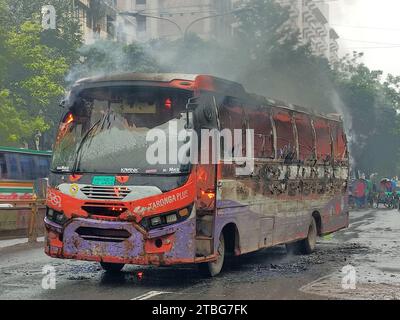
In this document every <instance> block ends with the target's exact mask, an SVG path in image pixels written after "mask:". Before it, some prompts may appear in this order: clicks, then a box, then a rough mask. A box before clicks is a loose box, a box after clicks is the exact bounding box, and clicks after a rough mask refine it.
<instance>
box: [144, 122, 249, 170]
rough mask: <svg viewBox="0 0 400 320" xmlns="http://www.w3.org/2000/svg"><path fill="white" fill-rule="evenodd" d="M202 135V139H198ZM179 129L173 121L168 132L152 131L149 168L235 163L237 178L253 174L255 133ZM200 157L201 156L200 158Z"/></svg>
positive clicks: (150, 134)
mask: <svg viewBox="0 0 400 320" xmlns="http://www.w3.org/2000/svg"><path fill="white" fill-rule="evenodd" d="M199 134H200V136H199ZM199 134H198V132H197V131H195V130H186V129H184V130H179V131H178V123H177V121H170V122H169V126H168V132H166V131H164V130H161V129H152V130H149V132H148V133H147V135H146V142H147V143H148V144H149V147H148V148H147V152H146V160H147V163H148V164H149V165H157V164H159V165H170V166H172V165H178V164H179V165H187V164H199V163H200V164H206V165H207V164H219V163H220V162H221V160H223V162H224V164H235V165H236V175H238V176H245V175H246V176H247V175H251V174H252V173H254V130H252V129H245V130H242V129H235V130H229V129H224V130H222V131H220V130H217V129H202V130H199ZM199 154H200V155H199Z"/></svg>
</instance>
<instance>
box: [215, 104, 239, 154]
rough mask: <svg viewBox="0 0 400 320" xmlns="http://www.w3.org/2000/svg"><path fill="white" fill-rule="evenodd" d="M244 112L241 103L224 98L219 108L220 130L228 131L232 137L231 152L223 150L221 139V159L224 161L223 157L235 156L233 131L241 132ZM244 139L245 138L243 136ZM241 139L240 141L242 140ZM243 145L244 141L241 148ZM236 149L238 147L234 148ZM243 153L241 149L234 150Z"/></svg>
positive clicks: (222, 140)
mask: <svg viewBox="0 0 400 320" xmlns="http://www.w3.org/2000/svg"><path fill="white" fill-rule="evenodd" d="M244 118H245V115H244V111H243V107H242V105H241V102H240V101H239V100H238V99H235V98H231V97H226V98H225V99H224V102H223V104H222V106H221V107H220V108H219V122H220V127H221V130H224V129H228V130H229V131H230V134H231V137H232V141H231V142H232V143H233V148H232V150H225V149H224V148H225V145H224V142H225V141H224V139H221V157H222V159H224V156H225V155H228V154H229V155H230V158H232V157H234V154H235V143H237V141H234V130H243V126H244ZM244 137H245V136H244ZM244 137H242V140H243V139H244ZM243 145H245V140H244V141H242V147H243ZM236 147H238V146H236ZM240 151H241V152H242V153H243V148H242V149H241V150H236V152H239V153H240Z"/></svg>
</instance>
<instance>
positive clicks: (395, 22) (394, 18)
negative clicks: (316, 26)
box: [327, 0, 400, 76]
mask: <svg viewBox="0 0 400 320" xmlns="http://www.w3.org/2000/svg"><path fill="white" fill-rule="evenodd" d="M327 1H328V2H329V4H330V8H331V10H330V11H331V12H330V20H331V24H332V26H333V27H334V28H335V30H336V31H337V33H338V34H339V35H340V37H341V40H340V42H339V44H340V46H341V48H342V49H341V53H342V54H343V53H346V52H351V51H353V50H357V51H362V52H364V53H365V58H364V60H363V61H364V62H365V64H366V65H367V66H368V67H370V68H371V69H379V70H383V71H384V72H385V73H392V74H394V75H399V76H400V0H327ZM350 40H351V41H350ZM356 40H357V41H356ZM382 47H384V48H382ZM388 47H391V48H388Z"/></svg>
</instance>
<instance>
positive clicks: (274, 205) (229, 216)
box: [215, 195, 349, 253]
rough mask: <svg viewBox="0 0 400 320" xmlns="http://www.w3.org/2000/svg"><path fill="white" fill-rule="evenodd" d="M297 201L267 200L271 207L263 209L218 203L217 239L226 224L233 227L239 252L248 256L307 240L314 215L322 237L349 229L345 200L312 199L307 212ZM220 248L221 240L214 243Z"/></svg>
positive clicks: (230, 203) (255, 206) (258, 205)
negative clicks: (269, 248) (296, 203)
mask: <svg viewBox="0 0 400 320" xmlns="http://www.w3.org/2000/svg"><path fill="white" fill-rule="evenodd" d="M295 202H296V201H292V200H286V201H285V200H279V199H278V200H274V199H269V200H268V201H266V203H268V206H265V207H260V204H254V205H244V204H241V203H239V202H237V201H229V200H224V201H218V203H217V208H218V209H217V211H218V213H217V220H216V227H215V234H216V237H218V235H219V234H220V233H221V232H222V230H223V228H224V227H225V226H226V225H228V224H232V225H234V226H235V228H236V233H237V234H236V236H237V237H238V238H239V239H238V242H237V243H238V244H239V248H236V249H237V253H247V252H251V251H255V250H258V249H260V248H265V247H270V246H273V245H277V244H282V243H287V242H291V241H295V240H300V239H304V238H306V237H307V233H308V230H309V226H310V223H311V217H312V215H313V213H314V214H315V213H317V216H316V217H318V218H317V219H319V221H317V223H318V224H319V225H318V227H319V232H320V234H326V233H331V232H335V231H338V230H340V229H343V228H345V227H347V226H348V223H349V216H348V204H347V198H346V197H343V196H341V195H338V196H334V197H332V198H330V199H324V200H318V199H317V200H315V199H314V200H311V199H310V204H309V206H308V208H307V209H305V208H299V207H298V206H293V203H295ZM266 208H270V210H266ZM217 246H218V241H215V249H216V248H217Z"/></svg>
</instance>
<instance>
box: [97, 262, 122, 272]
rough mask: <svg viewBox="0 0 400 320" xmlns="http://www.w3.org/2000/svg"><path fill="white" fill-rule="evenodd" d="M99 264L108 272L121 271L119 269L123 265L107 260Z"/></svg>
mask: <svg viewBox="0 0 400 320" xmlns="http://www.w3.org/2000/svg"><path fill="white" fill-rule="evenodd" d="M100 265H101V267H102V268H103V270H104V271H106V272H110V273H117V272H121V270H122V269H123V268H124V266H125V265H124V264H123V263H108V262H100Z"/></svg>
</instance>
